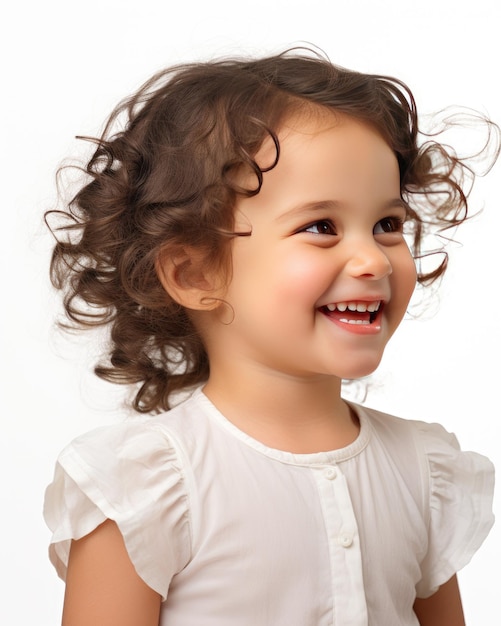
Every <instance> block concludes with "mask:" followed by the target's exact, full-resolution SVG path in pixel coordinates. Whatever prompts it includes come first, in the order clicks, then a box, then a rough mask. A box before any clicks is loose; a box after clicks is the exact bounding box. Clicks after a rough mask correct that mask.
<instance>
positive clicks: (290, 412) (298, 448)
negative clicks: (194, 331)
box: [204, 369, 359, 454]
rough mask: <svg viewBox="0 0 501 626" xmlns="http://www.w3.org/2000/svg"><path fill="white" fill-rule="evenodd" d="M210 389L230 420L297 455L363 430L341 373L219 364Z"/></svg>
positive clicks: (347, 441) (342, 442)
mask: <svg viewBox="0 0 501 626" xmlns="http://www.w3.org/2000/svg"><path fill="white" fill-rule="evenodd" d="M204 393H205V394H206V395H207V397H208V398H209V399H210V400H211V401H212V402H213V404H214V405H215V406H216V407H217V408H218V409H219V410H220V411H221V413H222V414H223V415H224V416H225V417H226V418H227V419H228V420H229V421H230V422H232V423H233V424H235V426H237V427H238V428H240V430H242V431H244V432H246V433H247V434H248V435H250V436H251V437H253V438H254V439H257V440H258V441H261V442H262V443H264V444H265V445H267V446H269V447H272V448H277V449H281V450H288V451H290V452H295V453H297V454H300V453H311V452H320V451H326V450H334V449H338V448H342V447H345V446H347V445H348V444H350V443H351V442H352V441H353V440H354V439H355V438H356V437H357V435H358V431H359V425H358V422H357V420H356V419H355V418H354V416H353V415H352V413H351V411H350V409H349V407H348V405H347V404H346V403H345V402H344V401H343V400H342V398H341V380H340V379H338V378H336V377H332V376H317V377H312V378H307V379H304V378H294V377H290V376H285V375H280V374H274V375H270V373H269V372H266V373H265V372H261V371H259V370H256V371H254V372H251V373H249V372H248V371H247V372H246V375H245V376H235V371H233V372H223V371H221V370H218V369H216V370H215V371H214V370H212V371H211V376H210V378H209V380H208V382H207V385H206V386H205V387H204Z"/></svg>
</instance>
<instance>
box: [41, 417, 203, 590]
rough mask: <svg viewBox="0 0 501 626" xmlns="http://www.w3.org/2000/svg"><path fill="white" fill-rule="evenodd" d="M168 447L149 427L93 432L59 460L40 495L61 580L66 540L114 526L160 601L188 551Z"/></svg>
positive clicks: (179, 473)
mask: <svg viewBox="0 0 501 626" xmlns="http://www.w3.org/2000/svg"><path fill="white" fill-rule="evenodd" d="M185 483H186V480H185V470H184V469H183V467H182V465H181V463H180V461H179V454H178V451H177V450H176V445H175V444H174V443H173V442H172V441H171V440H170V438H169V437H168V436H167V434H166V433H165V432H163V431H162V429H160V428H159V427H158V426H155V424H154V423H153V424H149V423H148V422H145V421H139V420H138V421H135V422H126V423H123V424H118V425H115V426H110V427H105V428H100V429H97V430H94V431H92V432H90V433H88V434H86V435H83V436H82V437H79V438H78V439H76V440H75V441H73V442H72V443H71V444H70V445H69V446H68V447H67V448H65V449H64V450H63V452H62V453H61V455H60V456H59V458H58V460H57V464H56V469H55V473H54V480H53V482H52V483H51V484H50V485H49V487H48V488H47V490H46V494H45V504H44V517H45V520H46V522H47V525H48V526H49V528H50V529H51V530H52V532H53V535H52V540H51V545H50V548H49V556H50V559H51V561H52V563H53V564H54V566H55V567H56V570H57V573H58V575H59V576H60V577H61V578H63V579H64V578H65V576H66V568H67V564H68V556H69V550H70V545H71V540H72V539H80V538H81V537H84V536H85V535H87V534H88V533H90V532H91V531H92V530H94V529H95V528H96V527H97V526H98V525H99V524H101V523H102V522H103V521H104V520H105V519H111V520H113V521H115V522H116V524H117V525H118V527H119V529H120V531H121V533H122V535H123V538H124V541H125V546H126V548H127V551H128V553H129V556H130V559H131V561H132V563H133V564H134V567H135V569H136V571H137V572H138V574H139V575H140V576H141V578H142V579H143V580H144V581H145V582H146V584H147V585H149V586H150V587H151V588H152V589H154V590H155V591H157V592H158V593H159V594H160V595H161V596H162V597H163V598H164V599H165V598H166V596H167V590H168V587H169V583H170V580H171V578H172V577H173V575H174V574H175V573H177V572H178V571H180V570H181V569H182V568H183V567H184V565H185V564H186V563H187V562H188V560H189V558H190V552H191V537H190V518H189V497H188V494H187V492H186V488H185Z"/></svg>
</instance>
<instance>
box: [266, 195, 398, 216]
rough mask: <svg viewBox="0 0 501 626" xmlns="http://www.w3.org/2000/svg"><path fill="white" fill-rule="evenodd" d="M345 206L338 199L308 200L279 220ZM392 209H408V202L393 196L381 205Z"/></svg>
mask: <svg viewBox="0 0 501 626" xmlns="http://www.w3.org/2000/svg"><path fill="white" fill-rule="evenodd" d="M342 207H343V203H342V202H338V201H337V200H317V201H313V202H306V203H304V204H299V205H297V206H295V207H293V208H291V209H289V210H288V211H286V212H285V213H283V214H282V215H280V217H278V220H280V221H281V220H283V219H288V218H290V217H294V216H295V215H299V214H301V213H306V212H309V211H332V210H334V209H340V208H342ZM390 209H404V211H407V204H406V203H405V201H404V200H402V198H391V199H390V200H388V201H387V202H384V203H383V204H382V205H381V210H382V211H388V210H390Z"/></svg>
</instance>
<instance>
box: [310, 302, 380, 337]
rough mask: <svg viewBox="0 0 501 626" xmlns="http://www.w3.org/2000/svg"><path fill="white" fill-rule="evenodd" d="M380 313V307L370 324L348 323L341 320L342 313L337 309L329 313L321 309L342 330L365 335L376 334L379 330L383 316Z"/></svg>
mask: <svg viewBox="0 0 501 626" xmlns="http://www.w3.org/2000/svg"><path fill="white" fill-rule="evenodd" d="M382 313H383V311H382V307H381V308H380V309H379V311H378V314H377V316H376V319H375V320H374V321H373V322H372V324H348V323H347V322H343V321H341V319H340V317H341V316H342V315H343V314H342V313H340V312H339V311H332V313H331V312H326V311H324V310H322V314H323V315H324V316H325V317H326V318H327V319H328V320H329V321H330V322H332V323H333V324H335V325H336V326H337V327H338V328H342V329H343V330H344V331H346V332H348V333H352V334H353V335H365V336H372V335H377V334H379V333H380V332H381V322H382V317H383V314H382Z"/></svg>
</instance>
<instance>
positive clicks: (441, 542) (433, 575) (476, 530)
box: [415, 422, 494, 598]
mask: <svg viewBox="0 0 501 626" xmlns="http://www.w3.org/2000/svg"><path fill="white" fill-rule="evenodd" d="M415 424H416V426H417V429H418V435H419V437H418V439H419V440H420V442H419V443H420V445H421V446H422V448H423V451H424V453H425V458H427V460H428V464H427V466H425V467H424V471H425V473H426V474H427V475H425V476H424V478H425V480H427V481H428V484H429V493H430V499H429V503H428V506H429V532H428V536H429V540H428V541H429V543H428V552H427V555H426V557H425V559H424V561H423V563H422V574H423V577H422V579H421V581H420V582H419V584H418V585H417V587H416V591H417V595H418V597H422V598H426V597H428V596H430V595H432V594H433V593H435V591H437V589H438V587H439V586H440V585H442V584H444V583H446V582H447V581H448V580H449V579H450V578H452V576H454V574H455V573H456V572H458V571H459V570H460V569H462V568H463V567H464V566H465V565H467V563H469V561H470V560H471V558H472V556H473V555H474V554H475V552H476V551H477V550H478V548H479V547H480V545H481V544H482V543H483V541H484V539H485V538H486V537H487V535H488V533H489V530H490V529H491V527H492V525H493V523H494V515H493V513H492V502H493V493H494V467H493V465H492V463H491V462H490V461H489V459H487V458H486V457H484V456H482V455H480V454H477V453H476V452H463V451H461V449H460V447H459V444H458V441H457V439H456V437H455V436H454V435H453V434H451V433H449V432H447V431H446V430H445V429H444V428H443V427H442V426H440V425H439V424H426V423H424V422H415Z"/></svg>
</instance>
